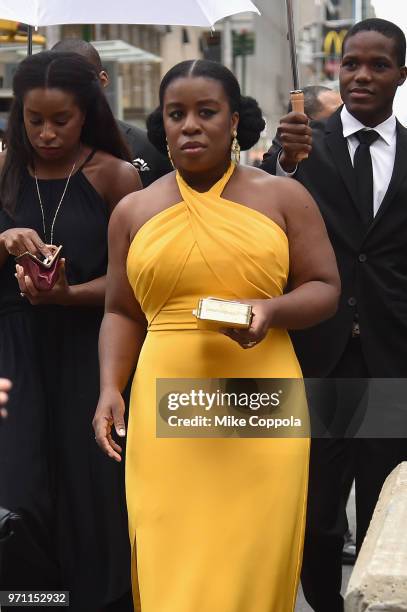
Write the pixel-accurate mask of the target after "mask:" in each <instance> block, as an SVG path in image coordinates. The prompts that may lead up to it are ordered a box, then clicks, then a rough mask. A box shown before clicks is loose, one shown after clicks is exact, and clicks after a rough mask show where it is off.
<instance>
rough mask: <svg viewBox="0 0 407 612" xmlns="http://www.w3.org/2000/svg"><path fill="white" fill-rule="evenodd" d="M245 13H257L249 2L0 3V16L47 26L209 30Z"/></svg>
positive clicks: (32, 0)
mask: <svg viewBox="0 0 407 612" xmlns="http://www.w3.org/2000/svg"><path fill="white" fill-rule="evenodd" d="M246 11H250V12H255V13H258V14H259V11H258V9H257V8H256V7H255V5H254V4H253V2H251V0H172V1H171V2H168V0H115V1H114V2H100V0H68V1H65V2H63V1H62V0H0V17H1V18H2V19H10V20H12V21H19V22H22V23H27V24H29V25H31V26H48V25H58V24H67V23H133V24H150V25H184V26H185V25H195V26H203V27H212V26H213V25H214V23H215V22H216V21H219V19H223V17H228V16H229V15H235V14H236V13H244V12H246Z"/></svg>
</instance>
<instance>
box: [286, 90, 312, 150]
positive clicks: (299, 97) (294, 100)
mask: <svg viewBox="0 0 407 612" xmlns="http://www.w3.org/2000/svg"><path fill="white" fill-rule="evenodd" d="M290 99H291V106H292V109H293V111H295V112H296V113H304V92H303V91H302V90H301V89H296V90H295V91H291V92H290ZM303 159H308V153H305V152H303V153H298V155H297V161H298V162H300V161H302V160H303Z"/></svg>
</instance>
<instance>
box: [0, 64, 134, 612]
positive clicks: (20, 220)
mask: <svg viewBox="0 0 407 612" xmlns="http://www.w3.org/2000/svg"><path fill="white" fill-rule="evenodd" d="M14 95H15V99H14V102H13V106H12V109H11V113H10V120H9V129H8V133H7V137H6V140H7V149H6V152H5V153H4V154H2V156H3V157H2V159H1V165H2V174H1V178H0V372H1V373H2V375H4V376H7V377H8V378H10V379H12V380H13V388H12V391H11V392H10V400H9V405H8V408H9V418H8V419H7V421H5V422H4V423H3V426H2V427H1V430H0V449H1V451H0V505H2V506H5V507H7V508H8V509H10V510H13V511H15V512H17V513H19V514H20V515H21V517H22V520H21V522H20V523H19V526H18V529H17V530H16V533H15V535H14V537H12V538H11V539H10V540H9V543H8V544H7V547H6V549H5V551H4V563H3V569H2V572H3V575H2V576H0V584H1V586H2V589H20V590H23V589H25V590H27V589H35V590H44V589H65V590H69V591H70V598H71V605H70V610H73V611H75V612H84V611H86V612H100V611H101V610H104V609H105V608H106V607H107V606H109V604H111V602H114V601H116V600H118V599H120V598H121V597H122V596H123V595H124V594H125V593H126V592H127V590H128V589H129V585H130V576H129V557H128V555H129V552H128V533H127V517H126V513H125V504H124V494H123V486H122V485H123V474H122V466H121V465H118V464H115V465H113V464H111V463H110V462H109V460H108V459H107V458H106V457H104V456H103V455H102V453H101V452H100V451H99V449H98V448H97V446H96V444H95V440H94V436H93V433H92V423H91V422H92V416H93V413H94V409H95V406H96V404H97V399H98V387H99V377H98V358H97V340H98V333H99V326H100V322H101V319H102V315H103V303H104V290H105V274H106V268H107V225H108V220H109V216H110V213H111V212H112V210H113V208H114V206H115V205H116V203H117V202H118V201H119V200H120V199H121V198H122V197H123V196H124V195H126V194H128V193H129V192H131V191H135V190H137V189H139V188H140V187H141V183H140V180H139V177H138V174H137V171H136V170H135V169H134V168H133V167H132V166H131V164H130V163H128V161H126V160H129V159H130V158H129V155H128V152H127V150H126V146H125V145H124V143H123V141H122V140H121V136H120V134H119V132H118V129H117V127H116V123H115V121H114V118H113V115H112V113H111V111H110V108H109V106H108V104H107V102H106V99H105V97H104V95H103V93H102V90H101V87H100V84H99V81H98V77H97V74H96V72H95V71H94V69H93V68H92V66H90V65H89V64H88V63H87V62H86V61H85V60H84V59H83V58H82V57H80V56H79V55H77V54H70V53H53V52H43V53H40V54H38V55H34V56H32V57H29V58H27V59H25V60H24V61H23V62H22V63H21V64H20V65H19V67H18V69H17V72H16V74H15V77H14ZM48 244H55V245H62V247H63V250H62V254H63V255H62V256H63V259H62V260H61V262H60V268H59V275H58V280H57V282H56V284H55V286H54V287H53V288H52V289H50V290H48V291H37V290H36V289H35V286H34V284H33V282H32V279H31V278H30V277H29V276H27V275H25V274H24V270H23V268H22V267H21V266H18V265H17V267H16V264H15V257H16V256H18V255H21V254H22V253H24V252H25V251H29V252H31V253H33V254H35V255H37V256H39V257H42V256H44V257H46V256H48V255H49V254H50V249H49V247H48V246H47V245H48ZM108 609H109V610H113V609H118V608H115V607H113V608H111V607H109V608H108ZM120 609H127V608H125V607H124V608H120Z"/></svg>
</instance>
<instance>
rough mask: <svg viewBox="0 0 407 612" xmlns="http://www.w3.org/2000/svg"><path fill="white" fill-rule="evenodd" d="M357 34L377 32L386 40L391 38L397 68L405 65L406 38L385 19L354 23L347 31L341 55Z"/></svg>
mask: <svg viewBox="0 0 407 612" xmlns="http://www.w3.org/2000/svg"><path fill="white" fill-rule="evenodd" d="M359 32H379V33H380V34H383V36H387V38H392V39H393V40H394V44H395V47H396V56H397V63H398V65H399V66H404V65H405V63H406V37H405V35H404V32H403V30H401V29H400V28H399V27H398V26H397V25H396V24H395V23H393V22H392V21H387V20H386V19H378V18H377V17H374V18H372V19H364V20H363V21H359V22H358V23H355V25H354V26H352V27H351V29H350V30H348V32H347V34H346V36H345V38H344V40H343V45H342V55H343V54H344V53H345V46H346V43H347V42H348V40H349V38H351V37H352V36H355V34H358V33H359Z"/></svg>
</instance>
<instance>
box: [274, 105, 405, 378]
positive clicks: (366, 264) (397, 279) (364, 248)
mask: <svg viewBox="0 0 407 612" xmlns="http://www.w3.org/2000/svg"><path fill="white" fill-rule="evenodd" d="M340 111H341V109H339V110H338V111H337V112H336V113H334V115H332V116H331V117H330V118H329V119H328V120H327V121H326V122H318V123H315V124H311V125H312V127H313V148H312V152H311V154H310V156H309V158H308V159H307V160H305V161H303V162H302V163H301V164H299V167H298V170H297V172H296V174H295V178H296V179H297V180H298V181H299V182H300V183H302V184H303V185H304V186H305V187H306V188H307V189H308V191H310V193H311V194H312V196H313V197H314V199H315V201H316V202H317V204H318V206H319V208H320V211H321V213H322V216H323V218H324V220H325V223H326V227H327V230H328V234H329V237H330V239H331V242H332V245H333V248H334V251H335V254H336V258H337V262H338V267H339V272H340V276H341V281H342V295H341V298H340V303H339V308H338V312H337V314H336V315H335V316H334V317H333V318H331V319H329V320H328V321H325V322H324V323H321V324H320V325H317V326H315V327H313V328H310V329H307V330H301V331H296V332H293V333H292V334H291V336H292V339H293V342H294V346H295V349H296V352H297V355H298V358H299V360H300V363H301V366H302V368H303V372H304V375H305V376H314V377H318V376H327V375H328V374H329V373H330V372H331V371H332V370H333V368H334V367H335V365H336V364H337V363H338V361H339V359H340V357H341V355H342V353H343V351H344V349H345V346H346V344H347V342H348V339H349V336H350V334H351V329H352V321H353V319H354V315H355V311H356V309H357V313H358V316H359V323H360V334H361V335H360V338H361V343H362V350H363V354H364V357H365V359H366V363H367V366H368V368H369V374H370V376H372V377H383V378H384V377H393V376H395V377H406V376H407V129H406V128H404V127H403V126H402V125H401V124H400V123H398V122H397V145H396V159H395V164H394V169H393V174H392V178H391V182H390V185H389V188H388V191H387V193H386V195H385V198H384V200H383V202H382V204H381V206H380V209H379V211H378V213H377V214H376V216H375V218H374V221H373V223H372V224H371V226H370V227H369V228H368V229H367V230H366V229H365V228H364V226H363V224H362V220H361V217H360V215H359V212H358V207H357V195H356V183H355V175H354V169H353V166H352V162H351V159H350V155H349V151H348V146H347V141H346V139H345V138H344V137H343V131H342V122H341V117H340ZM280 148H281V147H280ZM280 148H279V147H278V146H276V144H274V145H273V147H272V148H271V150H270V152H269V154H266V155H265V158H264V160H263V164H262V168H263V169H264V170H266V171H267V172H269V173H271V174H275V173H276V161H277V156H278V152H279V149H280Z"/></svg>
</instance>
